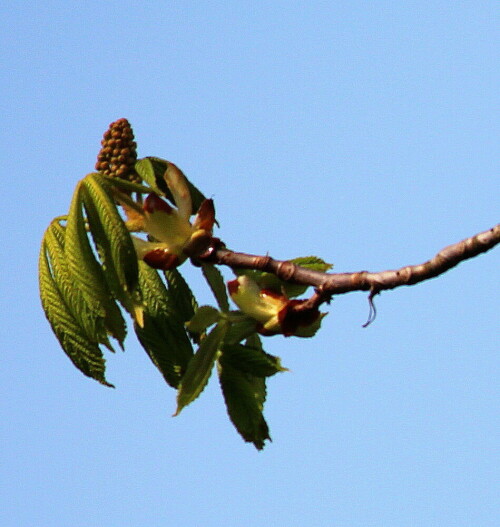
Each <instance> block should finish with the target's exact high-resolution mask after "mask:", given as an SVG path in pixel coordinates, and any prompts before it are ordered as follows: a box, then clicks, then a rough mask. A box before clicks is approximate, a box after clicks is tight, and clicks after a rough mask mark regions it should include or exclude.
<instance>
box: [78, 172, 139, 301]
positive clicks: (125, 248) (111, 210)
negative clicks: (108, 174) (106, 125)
mask: <svg viewBox="0 0 500 527" xmlns="http://www.w3.org/2000/svg"><path fill="white" fill-rule="evenodd" d="M83 183H84V187H83V188H84V192H83V200H84V206H85V210H86V212H87V217H88V220H89V226H90V231H91V234H92V235H93V236H94V240H95V243H96V246H97V247H98V248H99V249H101V251H102V257H103V267H104V269H108V268H109V269H110V270H112V271H114V272H115V273H116V275H117V277H118V281H119V284H120V286H121V290H123V291H125V292H126V293H131V292H132V291H134V289H135V287H136V285H137V280H138V273H139V271H138V263H137V254H136V252H135V249H134V244H133V243H132V238H131V237H130V233H129V232H128V230H127V227H126V226H125V223H124V221H123V219H122V217H121V216H120V214H119V212H118V209H117V208H116V205H115V202H114V200H113V198H112V196H111V195H110V187H109V185H108V184H107V182H106V180H105V179H104V178H103V177H102V176H100V175H99V174H89V175H88V176H87V177H86V178H85V179H84V180H83ZM119 293H120V294H119V296H120V297H121V296H123V295H122V294H121V291H119Z"/></svg>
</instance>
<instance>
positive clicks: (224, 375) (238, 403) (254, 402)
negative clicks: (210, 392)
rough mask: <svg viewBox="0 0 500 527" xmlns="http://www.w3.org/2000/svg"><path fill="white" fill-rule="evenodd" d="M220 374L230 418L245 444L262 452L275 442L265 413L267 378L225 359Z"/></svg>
mask: <svg viewBox="0 0 500 527" xmlns="http://www.w3.org/2000/svg"><path fill="white" fill-rule="evenodd" d="M218 371H219V382H220V385H221V388H222V393H223V394H224V400H225V403H226V408H227V413H228V415H229V418H230V419H231V421H232V423H233V424H234V426H235V427H236V430H238V432H239V433H240V435H241V436H242V437H243V439H244V440H245V441H247V442H250V443H253V444H254V445H255V447H256V448H257V449H258V450H262V448H264V442H265V440H266V439H269V440H270V439H271V436H270V435H269V427H268V426H267V423H266V420H265V419H264V415H263V413H262V411H263V409H264V402H265V400H266V381H265V379H264V378H262V377H256V376H254V375H250V374H248V373H243V372H242V371H240V370H237V369H236V368H233V367H232V366H231V365H230V364H229V363H228V362H226V361H225V360H224V358H223V356H222V357H221V360H220V361H219V367H218Z"/></svg>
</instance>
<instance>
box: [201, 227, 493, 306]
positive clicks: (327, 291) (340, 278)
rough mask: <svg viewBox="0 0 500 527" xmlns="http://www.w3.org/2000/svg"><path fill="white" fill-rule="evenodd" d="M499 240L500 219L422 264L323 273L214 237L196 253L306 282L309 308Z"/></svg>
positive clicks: (413, 278)
mask: <svg viewBox="0 0 500 527" xmlns="http://www.w3.org/2000/svg"><path fill="white" fill-rule="evenodd" d="M498 243H500V223H499V224H498V225H496V226H495V227H493V228H492V229H490V230H488V231H484V232H481V233H479V234H476V235H475V236H471V237H470V238H467V239H465V240H462V241H461V242H458V243H454V244H453V245H449V246H448V247H445V248H444V249H442V250H441V251H440V252H439V253H438V254H436V256H434V258H432V259H431V260H428V261H427V262H425V263H423V264H418V265H409V266H406V267H402V268H401V269H397V270H389V271H381V272H378V273H370V272H368V271H359V272H353V273H323V272H320V271H313V270H310V269H304V268H303V267H299V266H298V265H295V264H294V263H292V262H289V261H280V260H275V259H274V258H271V257H270V256H256V255H252V254H245V253H238V252H234V251H231V250H229V249H227V248H226V247H225V246H224V244H223V243H222V242H221V241H220V240H217V239H214V244H213V245H212V247H211V248H210V249H209V250H208V251H207V252H206V253H204V254H202V255H201V256H200V257H199V260H201V261H203V262H207V263H213V264H217V265H227V266H229V267H231V268H233V269H242V268H244V269H255V270H258V271H266V272H269V273H273V274H274V275H276V276H277V277H278V278H280V279H281V280H284V281H285V282H291V283H295V284H302V285H309V286H313V287H314V288H315V289H316V292H315V293H314V294H313V296H312V297H311V298H310V299H309V301H308V304H307V306H304V308H307V309H310V308H312V307H317V306H319V305H320V304H321V303H322V302H325V301H328V300H330V298H331V296H332V295H339V294H344V293H349V292H351V291H370V298H373V296H375V295H376V294H378V293H380V292H381V291H384V290H387V289H394V288H396V287H399V286H402V285H414V284H418V283H419V282H423V281H425V280H429V279H431V278H435V277H436V276H439V275H441V274H443V273H445V272H446V271H448V270H449V269H451V268H452V267H455V266H456V265H458V264H459V263H460V262H463V261H464V260H468V259H469V258H474V257H475V256H477V255H479V254H481V253H485V252H486V251H489V250H490V249H492V248H493V247H495V245H497V244H498Z"/></svg>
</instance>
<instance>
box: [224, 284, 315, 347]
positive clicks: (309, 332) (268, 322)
mask: <svg viewBox="0 0 500 527" xmlns="http://www.w3.org/2000/svg"><path fill="white" fill-rule="evenodd" d="M227 286H228V290H229V294H230V295H231V298H232V299H233V302H234V303H235V304H236V305H237V306H238V307H239V308H240V309H241V311H242V312H243V313H244V314H246V315H248V316H249V317H251V318H253V319H254V320H255V321H256V322H257V331H258V332H259V333H260V334H261V335H264V336H271V335H277V334H282V335H284V336H285V337H291V336H292V335H294V336H296V337H312V336H313V335H314V334H315V333H316V331H317V330H318V329H319V327H320V325H321V319H322V318H323V317H324V316H325V314H324V313H320V312H319V310H318V309H317V308H316V307H314V308H311V309H301V306H303V304H304V303H305V302H306V300H295V299H294V300H290V299H289V298H288V297H287V296H286V295H285V294H283V293H279V292H277V291H273V290H271V289H265V288H264V289H262V288H261V287H260V286H259V285H258V284H257V282H255V281H254V280H252V279H251V278H250V277H248V276H245V275H243V276H239V277H238V278H236V279H235V280H231V281H230V282H228V284H227Z"/></svg>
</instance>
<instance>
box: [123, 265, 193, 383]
mask: <svg viewBox="0 0 500 527" xmlns="http://www.w3.org/2000/svg"><path fill="white" fill-rule="evenodd" d="M139 269H140V273H139V285H140V288H141V291H142V296H143V302H144V324H143V326H142V327H141V326H139V325H138V324H135V325H134V328H135V332H136V334H137V337H138V339H139V341H140V343H141V344H142V346H143V348H144V349H145V350H146V353H147V354H148V356H149V358H150V359H151V361H152V362H153V364H155V366H156V367H157V368H158V369H159V370H160V372H161V373H162V375H163V377H164V378H165V380H166V382H167V383H168V384H169V385H170V386H172V387H174V388H177V387H178V385H179V382H180V380H181V379H182V377H183V375H184V374H185V372H186V369H187V366H188V364H189V361H190V359H191V357H192V356H193V348H192V346H191V342H190V340H189V338H188V336H187V333H186V330H185V328H184V323H183V321H181V320H180V318H179V317H178V316H177V314H176V313H175V311H174V310H173V309H172V306H171V305H170V303H169V301H168V291H167V288H166V287H165V284H164V283H163V281H162V279H161V278H160V275H159V274H158V272H157V271H156V270H155V269H152V268H151V267H149V266H148V265H146V264H145V263H144V262H140V267H139Z"/></svg>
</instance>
